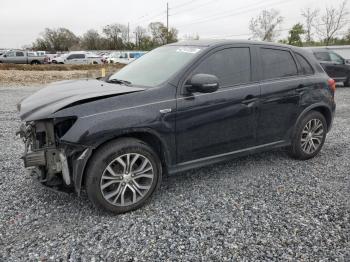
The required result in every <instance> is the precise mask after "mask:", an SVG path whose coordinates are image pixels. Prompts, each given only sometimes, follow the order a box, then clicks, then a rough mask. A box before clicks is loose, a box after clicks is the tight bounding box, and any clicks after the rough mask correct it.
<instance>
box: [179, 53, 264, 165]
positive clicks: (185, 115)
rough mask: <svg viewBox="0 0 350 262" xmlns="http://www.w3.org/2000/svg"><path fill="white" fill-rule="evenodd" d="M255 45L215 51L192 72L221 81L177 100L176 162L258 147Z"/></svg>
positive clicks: (258, 90) (181, 95) (192, 73)
mask: <svg viewBox="0 0 350 262" xmlns="http://www.w3.org/2000/svg"><path fill="white" fill-rule="evenodd" d="M252 65H253V63H252V59H251V48H250V47H249V46H235V47H229V48H219V49H216V50H213V51H211V52H210V53H209V54H207V55H206V57H204V58H203V59H202V60H201V61H200V62H198V63H197V65H195V66H194V68H193V69H192V70H191V72H190V73H189V75H188V76H187V77H186V79H189V78H190V77H191V76H193V75H195V74H200V73H202V74H211V75H215V76H217V77H218V79H219V83H220V87H219V90H217V91H216V92H213V93H209V94H204V93H193V94H186V93H184V92H183V91H184V90H182V93H181V92H180V94H179V95H178V98H177V118H176V119H177V120H176V141H177V161H178V163H181V162H187V161H191V160H195V159H200V158H205V157H209V156H217V155H219V154H223V153H228V152H232V151H235V150H240V149H244V148H248V147H251V146H254V145H255V131H256V123H257V122H256V112H257V110H256V108H257V107H256V105H257V103H258V98H259V95H260V87H259V83H258V81H255V80H254V79H253V78H252Z"/></svg>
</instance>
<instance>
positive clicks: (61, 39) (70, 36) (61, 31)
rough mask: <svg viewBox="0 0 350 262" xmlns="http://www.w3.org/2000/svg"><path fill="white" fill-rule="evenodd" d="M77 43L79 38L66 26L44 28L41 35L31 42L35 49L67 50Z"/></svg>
mask: <svg viewBox="0 0 350 262" xmlns="http://www.w3.org/2000/svg"><path fill="white" fill-rule="evenodd" d="M78 44H79V38H78V37H77V36H76V35H75V34H74V33H73V32H72V31H70V30H68V29H67V28H63V27H61V28H58V29H50V28H46V29H45V31H44V32H43V33H41V37H39V38H38V39H37V40H36V41H35V42H34V43H33V49H35V50H39V49H41V50H48V51H69V50H70V48H72V47H73V46H76V45H78Z"/></svg>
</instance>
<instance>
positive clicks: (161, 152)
mask: <svg viewBox="0 0 350 262" xmlns="http://www.w3.org/2000/svg"><path fill="white" fill-rule="evenodd" d="M122 138H135V139H138V140H141V141H142V142H144V143H146V144H147V145H149V146H150V147H151V148H152V149H153V150H154V151H155V152H156V153H157V155H158V157H159V159H160V161H161V165H162V169H163V172H167V170H168V166H169V164H170V161H171V159H170V152H169V150H168V148H167V146H166V143H165V142H164V141H163V139H162V138H161V137H160V136H159V135H158V134H157V133H156V132H155V131H153V130H149V129H140V130H130V131H129V132H126V133H123V134H120V135H117V136H114V137H112V138H109V139H107V140H105V141H103V142H102V143H100V144H99V145H98V146H97V147H95V148H94V149H93V150H92V152H91V154H90V155H89V157H88V159H86V165H85V166H84V168H83V170H80V172H79V174H77V177H76V179H75V181H74V187H75V189H76V191H77V193H78V194H80V190H81V187H82V186H84V185H85V178H86V171H87V166H88V163H89V161H90V159H91V158H92V156H93V155H94V153H95V152H96V151H97V150H98V149H99V148H101V147H103V146H104V145H106V144H108V143H110V142H112V141H116V140H119V139H122Z"/></svg>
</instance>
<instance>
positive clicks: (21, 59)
mask: <svg viewBox="0 0 350 262" xmlns="http://www.w3.org/2000/svg"><path fill="white" fill-rule="evenodd" d="M15 63H16V64H26V63H27V58H26V57H25V56H24V52H22V51H16V58H15Z"/></svg>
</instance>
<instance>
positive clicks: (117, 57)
mask: <svg viewBox="0 0 350 262" xmlns="http://www.w3.org/2000/svg"><path fill="white" fill-rule="evenodd" d="M145 53H146V52H144V51H121V52H115V53H113V56H112V57H111V56H110V57H109V59H108V62H109V63H120V64H129V63H131V62H132V61H134V60H136V59H137V58H139V57H141V56H142V55H144V54H145Z"/></svg>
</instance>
